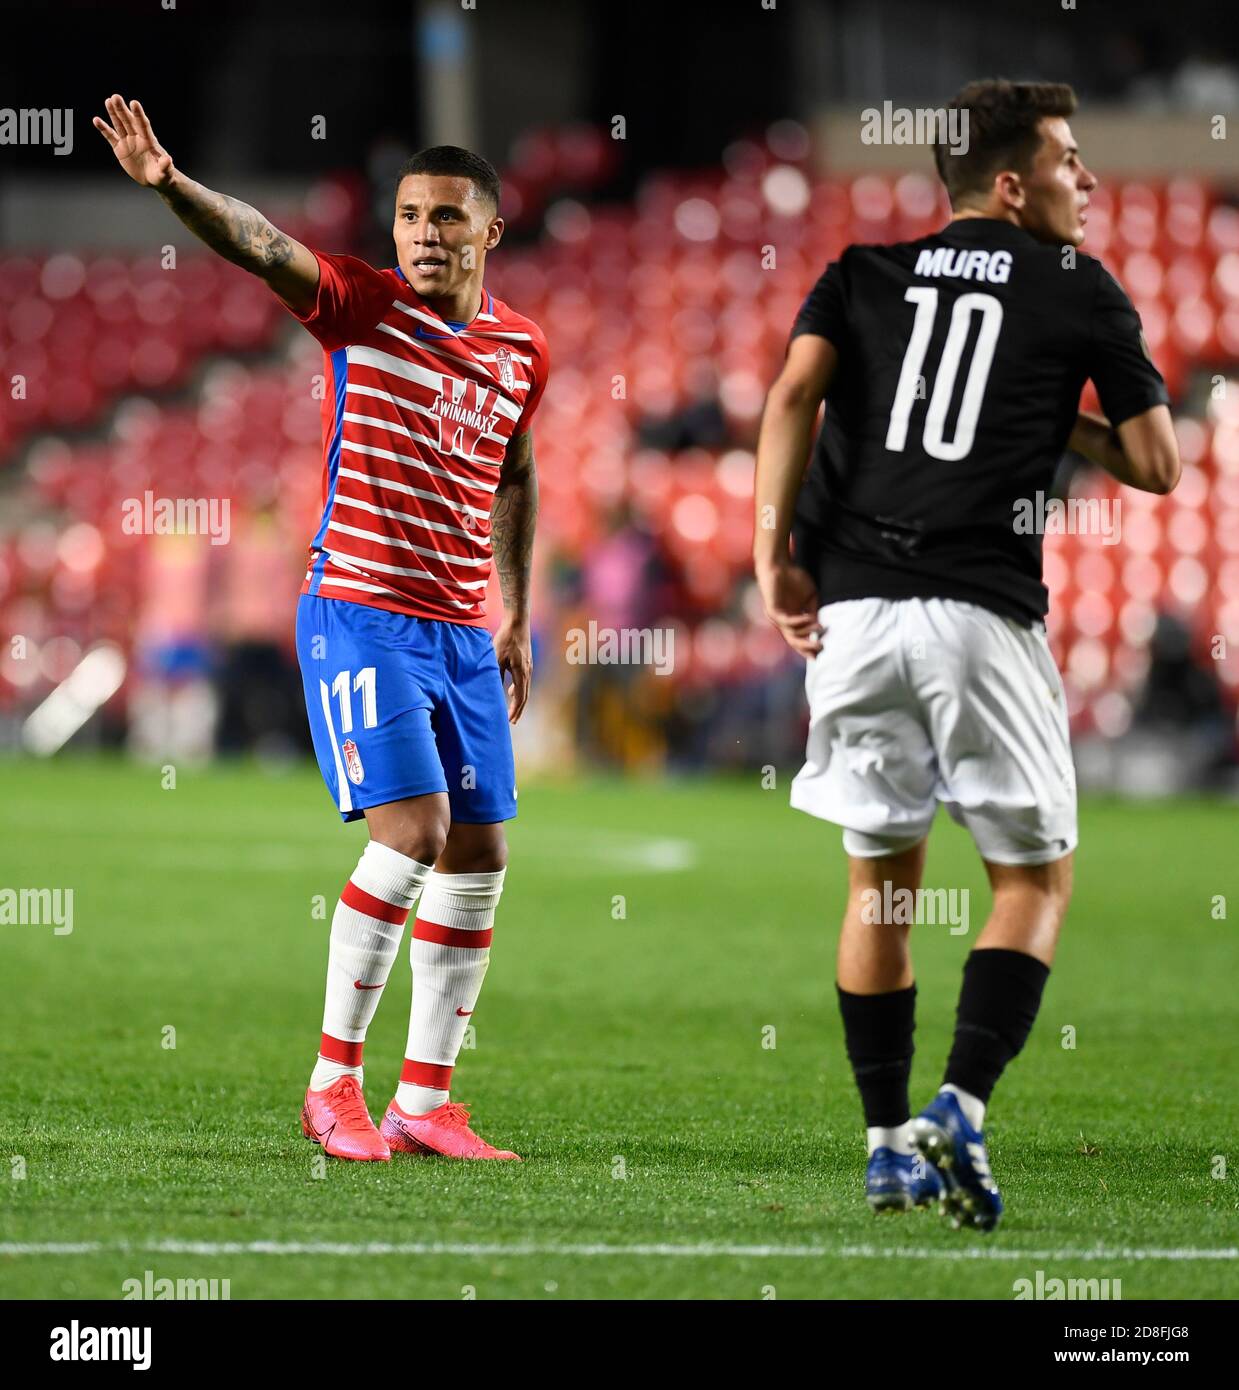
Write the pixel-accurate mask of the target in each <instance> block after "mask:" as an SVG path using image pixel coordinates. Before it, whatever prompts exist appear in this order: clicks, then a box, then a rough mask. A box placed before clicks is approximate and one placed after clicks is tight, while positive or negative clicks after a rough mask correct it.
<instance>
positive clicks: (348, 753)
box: [340, 738, 366, 787]
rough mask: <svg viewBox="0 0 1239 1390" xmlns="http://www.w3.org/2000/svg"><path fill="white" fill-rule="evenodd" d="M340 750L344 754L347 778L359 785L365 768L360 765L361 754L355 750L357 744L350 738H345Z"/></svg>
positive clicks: (364, 773)
mask: <svg viewBox="0 0 1239 1390" xmlns="http://www.w3.org/2000/svg"><path fill="white" fill-rule="evenodd" d="M340 751H341V752H342V753H343V754H344V766H345V767H346V768H347V769H348V780H349V781H350V782H355V783H356V784H357V785H358V786H359V787H360V786H361V779H362V778H363V777H364V776H365V775H366V770H365V768H364V767H362V765H361V754H360V753H359V752H358V751H357V745H356V744H355V743H354V742H353V740H352V739H351V738H346V739H345V740H344V744H343V746H342V748H341V749H340Z"/></svg>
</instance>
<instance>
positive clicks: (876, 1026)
mask: <svg viewBox="0 0 1239 1390" xmlns="http://www.w3.org/2000/svg"><path fill="white" fill-rule="evenodd" d="M835 988H836V990H838V993H839V1012H840V1013H841V1014H842V1015H843V1036H844V1041H845V1042H846V1044H847V1053H848V1060H849V1061H850V1062H851V1063H852V1072H853V1074H854V1075H855V1077H856V1085H857V1087H858V1088H859V1089H860V1101H861V1105H862V1106H864V1110H865V1125H866V1127H868V1128H870V1129H872V1128H873V1127H874V1126H880V1127H881V1128H883V1129H895V1128H896V1127H897V1126H899V1125H901V1124H903V1123H904V1121H905V1120H906V1119H907V1118H908V1115H909V1113H910V1112H909V1109H908V1076H909V1075H910V1073H911V1071H912V1030H913V1029H914V1027H915V1026H916V986H915V985H909V986H908V988H907V989H895V990H891V991H890V992H889V993H887V994H849V993H848V991H847V990H846V989H839V986H838V985H836V986H835Z"/></svg>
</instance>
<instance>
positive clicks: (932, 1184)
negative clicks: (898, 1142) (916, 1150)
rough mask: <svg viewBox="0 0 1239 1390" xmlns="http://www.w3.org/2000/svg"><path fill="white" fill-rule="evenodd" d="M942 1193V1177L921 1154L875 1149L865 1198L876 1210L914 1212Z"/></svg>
mask: <svg viewBox="0 0 1239 1390" xmlns="http://www.w3.org/2000/svg"><path fill="white" fill-rule="evenodd" d="M941 1196H942V1179H941V1178H940V1177H939V1176H938V1173H937V1171H936V1170H935V1169H934V1167H933V1165H932V1164H929V1163H926V1162H925V1160H924V1159H923V1158H921V1156H920V1155H919V1154H897V1153H896V1152H895V1150H894V1149H888V1148H886V1147H884V1146H883V1147H882V1148H877V1149H874V1151H873V1153H872V1154H871V1155H870V1157H869V1166H868V1167H867V1168H866V1169H865V1200H866V1201H867V1202H868V1203H869V1205H870V1206H871V1207H872V1208H873V1209H874V1211H910V1210H911V1209H912V1208H913V1207H925V1206H928V1205H929V1204H930V1202H936V1201H937V1200H938V1199H939V1198H940V1197H941Z"/></svg>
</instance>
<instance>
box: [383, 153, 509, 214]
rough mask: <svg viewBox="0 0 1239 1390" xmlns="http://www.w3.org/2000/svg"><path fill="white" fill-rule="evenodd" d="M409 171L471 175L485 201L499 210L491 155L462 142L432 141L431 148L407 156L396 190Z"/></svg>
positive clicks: (495, 171) (456, 176) (461, 175)
mask: <svg viewBox="0 0 1239 1390" xmlns="http://www.w3.org/2000/svg"><path fill="white" fill-rule="evenodd" d="M410 174H442V175H447V176H449V177H451V178H459V179H469V180H470V181H471V182H472V183H473V186H474V188H475V189H476V190H477V193H478V196H479V197H480V198H481V199H482V200H483V201H484V202H489V203H490V204H491V205H492V206H493V207H494V209H495V211H496V212H498V211H499V193H500V188H501V185H500V182H499V173H498V171H497V170H496V168H495V166H494V165H493V164H492V163H491V162H490V160H489V159H483V158H482V156H481V155H480V154H474V153H473V151H472V150H462V149H461V148H460V146H459V145H431V146H430V147H429V149H425V150H418V152H417V153H416V154H415V155H411V156H410V157H409V158H408V159H406V160H405V162H404V164H403V165H402V166H401V169H400V173H399V174H397V176H396V192H397V193H399V191H400V185H401V184H402V183H403V182H404V180H405V179H406V178H407V177H408V176H409V175H410Z"/></svg>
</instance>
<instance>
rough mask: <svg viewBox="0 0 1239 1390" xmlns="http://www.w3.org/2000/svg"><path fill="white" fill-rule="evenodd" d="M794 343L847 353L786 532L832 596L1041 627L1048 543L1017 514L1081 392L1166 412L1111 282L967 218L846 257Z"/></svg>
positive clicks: (1105, 401) (1118, 411)
mask: <svg viewBox="0 0 1239 1390" xmlns="http://www.w3.org/2000/svg"><path fill="white" fill-rule="evenodd" d="M801 333H813V334H816V335H818V336H820V337H822V338H826V339H828V340H829V342H830V343H832V344H833V346H834V347H835V348H836V349H837V351H838V354H839V365H838V369H837V371H836V373H835V377H834V380H833V381H832V383H831V386H830V390H829V392H828V393H827V396H826V411H825V417H824V420H823V425H822V430H821V433H820V435H819V437H818V441H817V445H816V447H815V450H814V455H813V460H812V462H811V464H810V466H809V470H808V473H807V475H806V477H805V482H804V486H803V488H802V489H801V493H800V496H799V498H798V501H797V510H796V520H795V525H794V529H793V549H794V554H795V557H796V560H797V562H798V563H799V564H802V565H804V566H805V568H807V569H808V570H809V571H810V572H811V573H812V574H813V575H814V576H815V578H816V579H817V582H818V586H819V594H820V597H821V601H822V602H823V603H830V602H833V601H835V600H840V599H852V598H868V597H872V596H880V597H887V598H913V597H921V598H954V599H964V600H967V601H968V602H971V603H977V604H980V605H982V606H984V607H986V608H990V609H993V610H994V611H995V612H997V613H1001V614H1004V615H1005V616H1007V617H1011V618H1015V619H1017V620H1019V621H1021V622H1024V623H1031V622H1036V621H1039V620H1040V619H1042V618H1043V617H1044V616H1045V612H1046V608H1047V595H1046V590H1045V586H1044V584H1043V583H1042V582H1041V541H1042V538H1041V536H1040V535H1037V534H1020V533H1019V528H1017V525H1016V517H1017V514H1018V515H1019V516H1020V517H1021V518H1023V517H1026V516H1027V515H1028V505H1029V504H1030V503H1031V504H1033V505H1034V506H1035V499H1036V496H1037V493H1038V492H1040V493H1042V494H1048V491H1049V489H1050V486H1051V482H1052V480H1053V477H1054V473H1055V469H1056V468H1057V465H1058V463H1059V461H1060V459H1061V458H1062V455H1063V452H1064V450H1065V449H1066V445H1067V439H1068V436H1069V435H1070V433H1071V430H1072V427H1073V426H1074V424H1075V419H1076V415H1077V412H1078V410H1079V403H1080V392H1081V390H1082V389H1083V387H1084V384H1085V382H1086V381H1087V380H1088V379H1090V378H1091V379H1092V381H1093V383H1094V384H1095V385H1096V387H1097V392H1098V396H1099V398H1100V400H1101V405H1102V409H1103V410H1104V412H1105V414H1106V416H1107V417H1108V419H1109V420H1110V422H1111V424H1114V425H1119V424H1121V423H1122V422H1123V421H1124V420H1127V419H1129V418H1130V417H1132V416H1133V415H1138V414H1140V413H1141V412H1143V411H1145V410H1148V409H1150V408H1151V407H1152V406H1155V405H1159V404H1166V403H1167V401H1168V396H1167V393H1166V387H1165V384H1164V383H1163V381H1162V378H1161V375H1160V373H1159V372H1158V370H1157V368H1156V367H1155V366H1154V365H1153V362H1152V359H1151V358H1150V357H1149V353H1148V347H1147V345H1146V344H1145V341H1144V338H1143V335H1142V333H1141V330H1140V318H1139V316H1138V315H1137V313H1136V311H1135V308H1134V307H1133V306H1132V303H1131V300H1130V299H1128V297H1127V295H1126V294H1125V293H1124V291H1123V290H1122V288H1121V287H1120V286H1119V284H1118V282H1117V281H1116V280H1115V279H1114V277H1113V276H1112V275H1110V273H1109V272H1108V271H1107V270H1106V269H1105V268H1104V267H1103V266H1102V265H1101V263H1100V262H1099V261H1097V260H1095V259H1094V258H1093V257H1092V256H1086V255H1083V254H1082V253H1080V252H1078V251H1077V252H1075V254H1074V263H1072V257H1071V256H1070V255H1069V254H1068V252H1067V250H1066V249H1065V248H1063V247H1059V246H1051V245H1046V244H1044V243H1042V242H1039V241H1037V240H1035V239H1034V238H1033V237H1032V236H1030V235H1029V234H1028V233H1027V232H1025V231H1023V230H1022V229H1021V228H1019V227H1016V226H1014V225H1013V224H1011V223H1009V222H1003V221H999V220H995V219H991V218H966V219H962V220H960V221H957V222H952V223H950V224H949V225H948V226H946V227H945V228H944V229H943V230H942V231H940V232H936V233H934V234H933V235H932V236H928V237H924V238H922V239H921V240H919V241H910V242H901V243H899V244H897V245H894V246H849V247H848V248H847V250H846V251H844V253H843V255H842V256H841V257H840V258H839V260H837V261H835V262H833V263H832V264H831V265H829V266H828V267H827V269H826V272H825V274H823V275H822V277H821V279H820V280H818V282H817V284H816V285H815V286H814V287H813V289H812V291H811V292H810V294H809V297H808V298H807V299H806V300H805V302H804V306H803V308H802V309H801V311H800V313H799V315H798V316H797V319H796V322H795V325H794V327H793V328H792V337H795V336H797V335H798V334H801Z"/></svg>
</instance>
